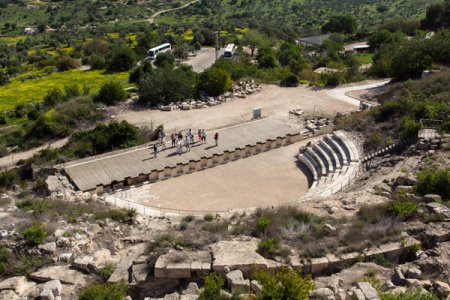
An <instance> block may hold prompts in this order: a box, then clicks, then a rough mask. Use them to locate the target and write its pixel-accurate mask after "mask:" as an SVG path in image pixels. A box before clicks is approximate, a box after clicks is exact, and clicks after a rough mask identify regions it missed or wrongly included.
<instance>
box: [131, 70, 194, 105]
mask: <svg viewBox="0 0 450 300" xmlns="http://www.w3.org/2000/svg"><path fill="white" fill-rule="evenodd" d="M138 86H139V100H140V101H141V102H144V103H149V104H150V105H158V104H169V103H171V102H179V101H182V100H185V99H188V98H191V97H192V96H193V94H194V91H195V87H196V74H195V73H194V71H192V68H191V67H184V66H183V65H182V66H181V67H179V68H177V69H171V68H161V69H156V70H154V71H153V72H151V73H149V74H146V75H145V76H144V77H143V78H142V79H141V80H140V81H139V85H138Z"/></svg>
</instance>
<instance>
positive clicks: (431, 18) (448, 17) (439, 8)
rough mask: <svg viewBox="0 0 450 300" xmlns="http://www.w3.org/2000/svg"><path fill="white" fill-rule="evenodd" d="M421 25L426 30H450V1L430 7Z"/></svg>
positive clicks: (446, 0)
mask: <svg viewBox="0 0 450 300" xmlns="http://www.w3.org/2000/svg"><path fill="white" fill-rule="evenodd" d="M421 25H422V28H424V29H428V30H438V29H442V28H450V0H445V1H444V2H443V3H436V4H432V5H430V6H429V7H428V9H427V13H426V17H425V19H423V20H422V22H421Z"/></svg>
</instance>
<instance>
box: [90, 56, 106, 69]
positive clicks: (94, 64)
mask: <svg viewBox="0 0 450 300" xmlns="http://www.w3.org/2000/svg"><path fill="white" fill-rule="evenodd" d="M88 62H89V65H90V66H91V69H93V70H101V69H103V68H104V67H105V65H106V60H105V58H104V57H103V56H102V55H98V54H93V55H91V56H89V60H88Z"/></svg>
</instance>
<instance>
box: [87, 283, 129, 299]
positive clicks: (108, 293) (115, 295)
mask: <svg viewBox="0 0 450 300" xmlns="http://www.w3.org/2000/svg"><path fill="white" fill-rule="evenodd" d="M127 290H128V287H127V283H126V282H125V281H120V282H118V283H113V284H111V283H96V284H93V285H90V286H88V287H86V288H84V289H82V290H81V293H80V295H79V297H78V299H79V300H124V299H125V297H126V296H127Z"/></svg>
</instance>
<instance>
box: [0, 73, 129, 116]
mask: <svg viewBox="0 0 450 300" xmlns="http://www.w3.org/2000/svg"><path fill="white" fill-rule="evenodd" d="M21 78H23V76H22V77H21ZM109 79H117V80H119V81H120V82H122V83H123V84H124V85H128V73H127V72H124V73H114V74H104V72H103V71H99V70H96V71H81V70H70V71H67V72H61V73H53V74H50V75H48V76H45V77H42V78H39V79H32V80H26V81H20V80H18V79H17V78H15V79H13V80H12V81H11V82H10V83H8V84H7V85H5V86H3V87H2V88H1V89H0V111H5V110H11V109H14V107H15V106H16V105H17V104H19V103H28V102H41V101H43V99H44V97H45V95H46V94H47V92H48V91H49V90H50V89H53V88H61V89H62V88H63V87H64V86H65V85H70V84H74V83H75V84H78V85H79V86H80V87H83V86H86V87H88V88H89V90H90V93H96V92H98V90H99V89H100V87H101V86H102V85H103V83H104V82H106V81H107V80H109Z"/></svg>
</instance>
